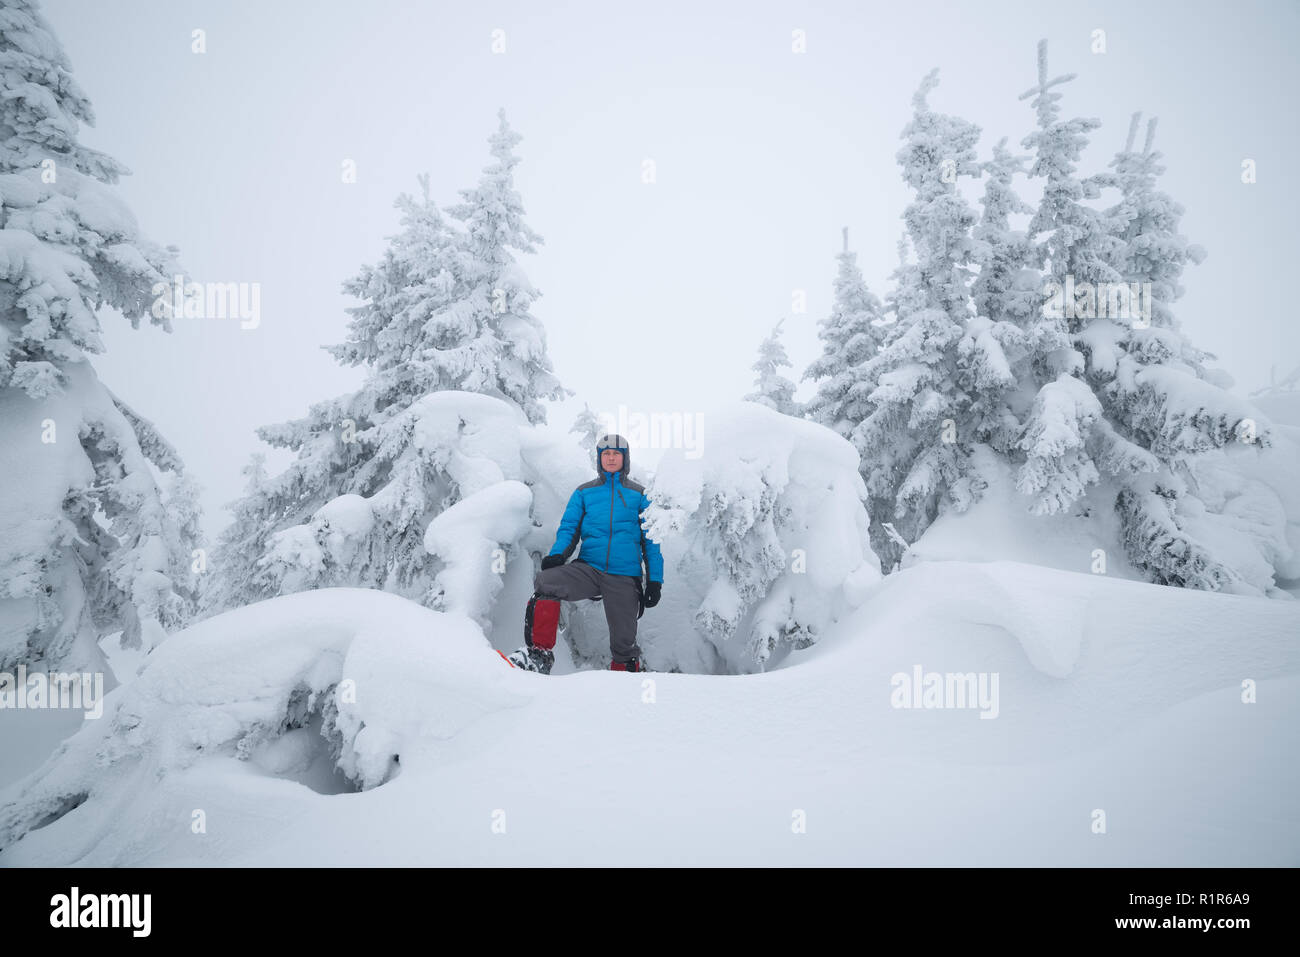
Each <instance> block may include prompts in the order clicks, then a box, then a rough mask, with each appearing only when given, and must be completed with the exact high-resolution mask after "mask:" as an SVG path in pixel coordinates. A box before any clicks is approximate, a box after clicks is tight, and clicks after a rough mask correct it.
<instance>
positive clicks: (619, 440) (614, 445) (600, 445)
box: [596, 432, 631, 480]
mask: <svg viewBox="0 0 1300 957" xmlns="http://www.w3.org/2000/svg"><path fill="white" fill-rule="evenodd" d="M605 449H618V450H619V451H620V452H622V453H623V467H622V468H621V469H619V470H618V474H619V479H620V480H622V479H625V478H627V469H628V465H629V463H630V461H631V456H629V455H628V454H627V453H628V447H627V439H625V438H623V436H621V435H614V434H613V433H612V432H611V433H609V434H608V435H602V436H601V437H600V439H599V440H598V441H597V442H596V474H597V475H599V476H600V477H601V478H604V477H605V473H604V471H603V470H602V469H601V467H600V453H601V452H603V451H605Z"/></svg>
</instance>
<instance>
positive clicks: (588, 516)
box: [550, 448, 664, 582]
mask: <svg viewBox="0 0 1300 957" xmlns="http://www.w3.org/2000/svg"><path fill="white" fill-rule="evenodd" d="M620 451H622V453H623V467H622V468H621V469H619V470H618V471H617V472H603V471H602V470H601V468H600V461H599V458H600V453H599V452H597V453H596V456H597V463H596V474H597V475H599V476H600V478H595V479H592V480H591V481H590V482H584V483H583V484H582V485H579V486H578V487H577V488H576V489H574V490H573V494H572V495H571V496H569V504H568V505H567V506H565V509H564V516H563V517H562V518H561V519H560V529H559V532H558V533H557V534H556V536H555V544H554V545H553V546H552V547H551V551H550V554H551V555H563V556H564V559H565V561H568V559H569V556H570V555H571V554H572V553H573V549H574V547H575V546H576V545H577V544H578V540H579V539H581V540H582V548H581V550H579V552H578V561H580V562H586V563H587V564H588V565H593V566H595V567H596V568H599V569H600V570H601V571H603V572H607V573H608V574H610V575H636V576H637V577H640V575H641V563H642V561H644V562H645V568H646V571H647V573H648V576H649V580H650V581H652V582H662V581H663V580H664V559H663V555H661V554H660V552H659V545H658V544H657V543H656V542H653V541H651V540H650V539H649V538H647V537H646V534H645V530H644V529H643V528H642V527H641V513H642V512H644V511H645V508H646V506H647V505H649V504H650V499H649V498H647V497H646V494H645V487H644V486H643V485H641V484H640V483H639V482H634V481H632V480H631V479H629V478H628V477H627V470H628V450H627V449H626V448H624V449H621V450H620Z"/></svg>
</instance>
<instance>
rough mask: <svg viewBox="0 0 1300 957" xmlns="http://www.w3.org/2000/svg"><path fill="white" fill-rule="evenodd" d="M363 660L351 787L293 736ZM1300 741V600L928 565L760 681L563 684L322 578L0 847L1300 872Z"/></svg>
mask: <svg viewBox="0 0 1300 957" xmlns="http://www.w3.org/2000/svg"><path fill="white" fill-rule="evenodd" d="M653 614H654V610H653V609H652V610H650V611H648V612H647V617H649V616H652V615H653ZM557 657H559V656H557ZM916 666H921V667H922V668H923V669H925V670H926V671H935V672H963V673H965V672H985V673H989V674H996V675H997V676H998V680H999V685H998V687H999V695H998V708H997V717H996V718H995V719H993V720H985V719H982V718H981V717H980V714H979V712H978V711H977V710H972V709H944V710H940V709H928V710H927V709H897V708H894V707H892V705H891V697H892V687H891V676H893V675H895V674H896V673H900V672H901V673H905V674H906V673H911V672H912V670H913V669H914V667H916ZM341 678H351V679H352V680H353V681H354V682H355V696H354V697H355V701H354V702H351V703H349V702H345V701H341V700H340V701H339V702H338V705H337V707H338V715H337V718H336V719H335V722H334V723H335V725H336V728H337V735H338V738H339V740H340V741H341V742H342V744H341V748H340V752H339V757H340V760H339V764H340V766H341V767H342V769H343V770H344V771H346V772H347V774H348V775H349V776H351V777H352V779H353V780H354V781H356V780H360V781H364V782H365V783H366V784H368V785H375V784H376V783H377V782H378V781H380V780H382V781H384V782H385V783H383V784H381V785H379V786H370V787H369V788H368V789H367V790H364V791H360V792H357V791H354V790H343V789H342V785H341V782H342V778H341V777H339V776H338V775H337V773H335V775H334V778H333V782H332V783H331V781H330V779H329V773H330V771H331V768H330V767H328V765H329V763H330V762H328V761H327V760H323V758H322V755H324V754H326V753H327V748H326V744H325V739H324V738H321V737H320V736H319V735H318V734H316V733H315V732H314V730H313V728H314V727H319V721H317V722H316V724H315V725H313V724H312V723H311V722H310V721H308V722H306V723H304V724H303V727H302V728H299V729H293V730H288V733H284V734H282V733H281V732H280V729H281V727H282V722H283V718H284V717H285V715H286V713H287V712H288V710H289V709H290V707H291V700H293V699H294V698H295V696H294V689H295V688H300V689H302V692H300V694H299V695H298V696H297V703H298V705H302V703H303V700H304V695H305V694H306V693H307V692H310V693H311V695H312V696H313V698H312V701H311V705H312V707H309V708H308V709H306V710H307V711H312V710H315V711H316V712H317V713H318V714H317V717H318V718H319V715H320V712H322V711H328V710H329V709H328V707H325V708H322V705H324V704H325V703H326V702H327V701H328V700H331V699H332V698H333V696H332V695H329V694H326V693H325V692H326V689H328V688H330V687H332V686H335V685H336V684H337V683H338V682H339V681H340V679H341ZM1247 679H1250V680H1252V681H1254V682H1256V685H1257V692H1256V693H1257V696H1258V701H1257V703H1253V704H1246V703H1243V702H1242V700H1241V697H1242V692H1241V686H1242V682H1243V681H1244V680H1247ZM300 712H301V709H300ZM14 714H17V712H5V711H0V735H3V736H4V737H5V738H6V739H8V738H9V736H10V734H11V733H12V732H13V731H14V730H15V727H14V724H13V722H12V721H11V716H12V715H14ZM49 714H51V715H53V714H55V713H53V712H51V713H49ZM299 717H300V718H302V717H303V714H302V713H300V714H299ZM300 723H303V722H300ZM1297 744H1300V605H1297V604H1296V603H1294V602H1279V601H1271V600H1268V599H1263V598H1251V597H1242V596H1235V595H1223V594H1215V593H1211V592H1201V591H1191V590H1184V589H1175V588H1168V587H1162V586H1156V585H1150V584H1145V583H1141V582H1134V581H1122V580H1115V579H1113V578H1107V577H1104V576H1099V575H1088V574H1081V573H1073V572H1065V571H1059V570H1055V569H1048V568H1043V567H1037V566H1031V565H1026V564H1022V563H1016V562H990V563H984V564H972V563H966V562H945V561H930V562H924V563H921V564H918V565H915V566H913V567H910V568H905V569H903V570H902V571H900V572H899V573H897V574H895V575H892V576H889V577H888V578H886V579H885V580H884V581H882V582H880V583H878V584H876V585H875V586H873V587H872V588H871V589H870V591H869V594H868V595H867V597H866V599H865V601H864V602H863V603H862V604H861V605H860V606H859V607H858V608H857V609H856V610H855V611H853V612H852V613H851V614H850V615H848V616H847V617H846V618H845V619H843V620H842V621H841V622H840V623H839V624H838V625H837V626H835V627H834V628H832V629H831V630H830V631H829V632H828V633H827V634H825V635H824V636H823V637H822V639H821V640H820V641H819V642H818V643H817V644H815V645H812V646H811V647H808V648H805V649H803V650H799V651H794V652H792V653H791V654H790V655H788V656H787V657H786V658H785V659H784V660H783V662H782V663H781V666H780V667H776V668H773V669H772V670H769V671H767V672H766V673H764V674H754V675H731V676H719V675H691V674H662V673H649V674H645V675H637V674H625V673H619V672H608V671H583V672H578V673H575V674H567V675H559V676H555V675H553V676H549V677H547V676H541V675H537V674H532V673H527V672H522V671H516V670H513V669H511V668H509V667H508V666H507V665H506V663H505V662H503V661H502V660H501V658H500V656H499V655H498V654H497V653H496V652H495V651H494V650H492V649H491V648H490V647H489V645H488V643H487V639H486V638H485V637H484V636H483V634H482V632H481V631H480V630H479V628H478V626H477V625H476V624H475V623H474V622H473V621H472V620H471V619H470V618H468V617H466V616H464V615H460V614H453V613H441V612H435V611H430V610H428V609H425V608H423V607H421V606H419V605H417V604H415V603H413V602H410V601H408V600H406V599H403V598H400V597H397V596H394V595H389V594H386V593H382V592H377V591H369V590H358V589H325V590H321V591H313V592H304V593H301V594H295V595H289V596H284V597H281V598H276V599H272V600H270V601H266V602H261V603H258V604H256V605H253V606H249V607H247V608H243V609H239V610H236V611H232V612H228V613H225V614H223V615H220V616H217V617H215V618H211V619H208V620H206V621H204V622H201V623H199V624H198V625H195V626H193V627H192V628H190V629H188V630H187V631H184V632H181V633H179V634H177V635H175V636H173V637H172V638H170V639H169V640H168V641H166V642H164V643H163V644H162V645H161V646H159V647H158V648H157V649H155V650H154V651H153V652H152V654H151V655H150V656H149V657H148V659H147V660H146V662H145V665H144V667H143V668H142V669H141V671H140V674H139V676H138V677H136V678H135V679H134V680H132V681H129V682H127V683H126V684H124V685H122V686H121V687H119V688H117V689H115V690H114V691H113V692H112V693H110V695H109V696H108V698H107V699H106V701H105V715H104V717H103V718H102V719H100V720H98V721H86V722H85V724H84V725H83V726H82V728H81V730H80V731H79V732H78V733H77V734H76V735H74V736H73V737H71V738H70V739H69V740H67V741H66V742H65V743H64V744H63V745H62V747H61V748H60V749H59V751H58V752H56V753H55V754H54V755H53V756H51V758H50V759H49V760H48V761H47V762H46V763H45V764H44V765H43V766H42V767H41V768H39V769H38V770H37V771H36V772H35V773H33V774H31V775H29V776H27V777H25V778H24V779H22V780H21V781H18V782H15V783H14V784H12V785H10V786H9V787H8V788H7V789H5V790H3V791H0V846H3V848H4V850H3V851H0V866H21V865H72V864H76V865H214V864H215V865H237V864H253V865H324V864H330V865H353V866H355V865H363V866H364V865H424V864H453V865H455V864H461V865H497V864H516V865H517V864H524V865H544V864H550V865H566V864H567V865H615V864H617V865H627V864H643V865H672V864H692V865H699V864H712V865H731V864H749V865H772V864H784V865H790V864H816V865H904V866H914V865H930V864H942V865H976V864H992V865H1044V864H1051V865H1067V864H1081V865H1159V866H1191V865H1213V866H1220V865H1266V864H1267V865H1286V864H1291V865H1294V864H1296V863H1300V805H1298V804H1297V802H1296V793H1297V785H1300V769H1297V765H1296V762H1295V760H1294V757H1295V754H1296V748H1297ZM241 748H242V750H243V751H244V753H246V754H247V755H248V757H249V758H250V759H249V760H240V759H239V756H238V754H239V751H240V749H241ZM394 755H398V756H400V757H399V759H398V760H397V761H394V760H393V756H394ZM323 766H324V773H322V767H323ZM73 805H76V806H75V807H73ZM69 807H73V809H72V810H70V811H67V809H68V808H69ZM1096 809H1100V810H1103V811H1104V812H1105V815H1106V821H1107V831H1106V833H1104V834H1096V833H1093V830H1092V821H1093V815H1094V811H1095V810H1096ZM63 811H67V813H61V812H63ZM198 811H201V812H202V815H203V823H204V825H205V828H206V830H205V831H204V832H202V833H195V827H194V825H193V822H194V821H195V820H196V813H197V812H198ZM801 812H802V814H803V815H804V816H805V817H804V818H803V819H804V820H805V821H806V831H805V832H803V833H800V832H799V830H798V828H797V826H795V825H796V823H797V821H798V820H799V819H800V818H799V815H800V813H801ZM60 814H61V816H60ZM48 819H52V821H51V822H50V823H46V824H44V826H39V825H41V823H42V822H43V821H45V820H48ZM494 825H495V826H494Z"/></svg>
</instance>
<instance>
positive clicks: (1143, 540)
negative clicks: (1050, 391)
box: [1079, 114, 1285, 590]
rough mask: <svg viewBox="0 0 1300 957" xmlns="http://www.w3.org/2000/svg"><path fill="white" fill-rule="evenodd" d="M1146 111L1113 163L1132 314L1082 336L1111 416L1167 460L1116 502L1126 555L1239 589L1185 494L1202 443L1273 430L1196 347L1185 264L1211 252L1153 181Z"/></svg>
mask: <svg viewBox="0 0 1300 957" xmlns="http://www.w3.org/2000/svg"><path fill="white" fill-rule="evenodd" d="M1139 121H1140V114H1134V115H1133V119H1132V123H1131V125H1130V127H1129V134H1128V141H1127V143H1126V144H1125V148H1124V150H1123V151H1122V152H1120V153H1119V154H1118V155H1117V156H1116V157H1115V159H1114V160H1113V161H1112V162H1111V166H1113V167H1114V168H1115V175H1116V178H1117V184H1118V186H1119V189H1120V191H1121V199H1120V202H1119V204H1118V205H1116V206H1115V207H1113V208H1112V209H1110V210H1108V211H1107V214H1108V216H1109V218H1110V221H1111V222H1112V223H1114V224H1116V227H1117V230H1118V231H1117V235H1118V237H1119V239H1120V241H1121V245H1120V247H1119V249H1118V255H1117V257H1116V260H1115V269H1116V271H1117V272H1118V273H1119V274H1120V280H1121V281H1122V282H1123V283H1125V284H1126V286H1127V287H1128V289H1129V293H1130V295H1129V300H1130V301H1129V310H1128V311H1129V316H1128V317H1119V318H1116V317H1113V316H1097V317H1096V318H1094V319H1092V320H1091V321H1090V322H1089V323H1088V325H1087V326H1086V327H1085V329H1084V330H1083V332H1082V333H1081V334H1080V336H1079V341H1080V343H1081V345H1082V347H1083V352H1084V355H1085V357H1086V360H1087V366H1086V369H1087V377H1088V381H1089V383H1090V384H1091V385H1092V387H1093V390H1094V391H1095V393H1096V394H1097V397H1098V399H1099V400H1100V402H1101V406H1102V411H1103V414H1104V415H1105V417H1106V421H1107V422H1108V423H1110V425H1111V426H1112V428H1113V429H1114V431H1115V432H1116V433H1118V434H1119V435H1121V436H1123V438H1124V439H1125V440H1126V441H1129V442H1132V443H1133V444H1135V445H1137V446H1139V447H1141V448H1142V449H1143V450H1144V452H1146V453H1148V455H1149V456H1150V457H1153V458H1154V459H1155V461H1156V462H1157V463H1158V466H1157V467H1156V468H1154V469H1153V468H1152V463H1151V462H1150V461H1149V460H1147V461H1144V462H1143V466H1144V467H1143V468H1142V469H1141V471H1139V472H1136V474H1135V473H1134V472H1131V471H1126V472H1124V473H1122V474H1121V476H1120V491H1119V494H1118V498H1117V500H1116V508H1117V509H1118V510H1119V514H1120V518H1121V528H1122V533H1123V536H1124V546H1125V550H1126V552H1127V554H1128V557H1129V560H1130V561H1131V562H1132V563H1133V564H1134V565H1136V566H1137V567H1138V568H1141V569H1143V570H1144V571H1145V572H1146V573H1147V575H1148V576H1149V577H1150V578H1151V580H1152V581H1156V582H1160V583H1162V584H1172V585H1183V586H1189V587H1196V588H1206V589H1212V590H1218V589H1221V588H1225V587H1226V588H1233V589H1234V590H1237V583H1238V582H1239V581H1240V580H1241V579H1242V578H1243V573H1242V570H1241V569H1237V568H1234V567H1233V565H1234V560H1233V558H1232V557H1231V554H1230V553H1229V554H1223V555H1217V554H1216V553H1215V548H1214V547H1212V546H1211V545H1210V544H1209V543H1207V542H1204V541H1201V540H1198V537H1197V536H1196V535H1195V534H1193V533H1192V532H1191V531H1190V530H1189V528H1188V527H1187V524H1186V522H1185V521H1183V519H1184V518H1185V517H1186V514H1187V513H1188V512H1189V511H1190V512H1191V513H1194V514H1198V515H1200V514H1203V512H1204V505H1205V503H1204V502H1197V503H1190V502H1187V501H1186V498H1187V497H1188V496H1193V495H1196V494H1197V485H1198V483H1197V480H1196V476H1195V468H1196V465H1197V463H1198V460H1199V459H1200V458H1201V457H1202V456H1203V455H1204V453H1206V452H1209V451H1211V450H1217V449H1221V448H1223V447H1224V446H1225V445H1236V444H1239V443H1240V442H1241V441H1242V440H1245V442H1246V444H1247V445H1249V446H1253V449H1254V450H1257V449H1258V448H1260V447H1262V446H1266V445H1268V444H1269V442H1270V434H1269V430H1268V429H1267V428H1266V427H1264V425H1263V424H1262V423H1261V422H1259V421H1258V414H1257V413H1255V412H1254V411H1253V409H1252V408H1251V407H1250V406H1249V405H1248V404H1247V403H1245V402H1242V401H1241V400H1239V399H1237V398H1235V397H1234V396H1232V395H1231V394H1229V393H1228V392H1227V391H1226V389H1225V388H1224V387H1225V386H1227V385H1230V382H1229V381H1228V380H1227V379H1226V377H1224V376H1222V375H1221V374H1219V373H1217V372H1215V371H1214V370H1211V369H1208V368H1207V367H1206V365H1205V362H1206V360H1209V359H1213V356H1211V355H1209V354H1208V353H1205V352H1203V351H1201V350H1199V349H1197V348H1195V347H1194V346H1193V345H1192V344H1191V342H1190V341H1189V340H1188V338H1187V337H1186V335H1185V334H1184V333H1183V332H1182V330H1181V329H1180V327H1179V324H1178V322H1177V320H1176V319H1175V317H1174V314H1173V309H1172V304H1173V302H1174V301H1175V300H1176V299H1178V298H1179V297H1180V296H1181V295H1182V293H1183V287H1182V285H1181V283H1180V279H1181V277H1182V272H1183V269H1184V267H1185V266H1186V264H1187V263H1188V262H1189V261H1190V262H1194V263H1199V262H1201V261H1202V260H1203V259H1204V257H1205V251H1204V250H1203V249H1202V248H1201V247H1200V246H1197V245H1192V244H1189V243H1188V242H1187V240H1186V238H1184V237H1183V236H1182V235H1181V234H1179V232H1178V226H1179V221H1180V219H1181V217H1182V214H1183V207H1182V206H1181V205H1180V204H1179V203H1176V202H1174V201H1173V200H1172V199H1171V198H1170V197H1169V196H1168V195H1167V194H1165V193H1163V192H1161V191H1159V190H1158V189H1157V188H1156V178H1157V177H1158V175H1159V174H1160V173H1161V172H1163V170H1164V167H1163V166H1161V165H1160V164H1159V158H1160V153H1158V152H1154V151H1153V150H1152V144H1153V141H1154V139H1155V129H1156V121H1155V119H1154V118H1153V119H1152V120H1151V121H1150V123H1149V124H1148V126H1147V133H1146V142H1145V144H1144V146H1143V148H1142V150H1141V151H1140V152H1139V151H1137V150H1135V149H1134V144H1135V139H1136V135H1137V131H1138V125H1139ZM1138 303H1142V308H1140V309H1139V308H1135V307H1136V306H1137V304H1138ZM1099 311H1100V310H1099ZM1108 311H1110V310H1108ZM1244 491H1245V490H1244V489H1238V490H1237V492H1236V494H1238V495H1240V494H1242V493H1243V492H1244ZM1250 494H1252V495H1256V496H1262V499H1261V500H1260V501H1259V502H1257V503H1256V504H1255V505H1254V506H1252V508H1253V510H1254V511H1256V512H1258V513H1261V514H1263V513H1267V512H1278V513H1281V511H1282V506H1281V503H1280V502H1278V501H1277V500H1276V496H1275V495H1274V494H1272V493H1271V492H1270V491H1268V490H1267V489H1265V488H1263V487H1262V486H1261V487H1258V488H1256V489H1254V490H1252V492H1251V493H1250ZM1198 497H1199V496H1198ZM1238 504H1240V503H1238ZM1180 513H1181V514H1180ZM1214 537H1215V538H1221V536H1217V535H1216V536H1214ZM1256 537H1257V538H1258V535H1256ZM1259 544H1260V545H1262V546H1263V549H1264V550H1265V552H1266V553H1269V556H1268V557H1269V559H1270V560H1272V559H1273V558H1274V557H1276V555H1274V554H1273V553H1275V552H1277V551H1279V550H1282V549H1285V545H1284V544H1281V543H1277V542H1275V541H1273V536H1272V535H1266V536H1264V538H1263V539H1262V540H1260V541H1259ZM1261 585H1263V586H1264V589H1265V590H1266V589H1267V588H1268V587H1270V586H1271V585H1272V581H1271V580H1270V581H1267V582H1260V581H1258V580H1257V581H1255V582H1254V583H1253V585H1251V587H1252V588H1259V587H1260V586H1261Z"/></svg>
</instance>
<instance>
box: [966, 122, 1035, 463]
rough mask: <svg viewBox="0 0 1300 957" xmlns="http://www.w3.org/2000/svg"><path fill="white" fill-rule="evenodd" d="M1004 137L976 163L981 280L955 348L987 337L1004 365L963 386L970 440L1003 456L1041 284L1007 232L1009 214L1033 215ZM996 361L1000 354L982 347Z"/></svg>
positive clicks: (1015, 429)
mask: <svg viewBox="0 0 1300 957" xmlns="http://www.w3.org/2000/svg"><path fill="white" fill-rule="evenodd" d="M1006 143H1007V141H1006V137H1003V138H1002V139H1001V140H1000V141H999V142H998V143H997V145H995V146H994V147H993V158H992V159H991V160H988V161H986V162H985V163H983V164H982V168H983V170H984V172H985V173H987V174H988V180H987V182H986V183H985V187H984V195H983V197H982V199H981V203H980V204H981V207H982V212H981V214H980V221H979V222H978V223H977V224H976V225H975V228H974V229H973V230H972V231H971V232H972V235H973V236H974V238H975V258H976V260H977V262H978V263H979V275H977V276H976V277H975V280H974V282H973V283H972V284H971V301H972V303H973V305H974V307H975V316H974V318H972V319H971V320H970V321H969V322H968V323H967V324H966V335H965V337H964V338H963V339H962V341H961V343H960V344H959V345H958V350H959V352H961V353H963V354H966V353H968V352H971V351H973V350H975V349H977V348H980V347H981V346H980V343H981V341H982V340H985V341H986V340H987V339H989V338H991V339H992V340H994V341H995V342H996V343H997V345H998V347H999V348H1000V349H1001V352H1002V354H1003V355H1004V356H1005V357H1006V360H1007V367H1006V368H1005V369H1001V368H1000V369H998V370H997V374H996V375H994V376H992V377H989V378H987V379H986V380H984V381H981V379H980V369H981V368H982V367H981V366H980V365H978V364H976V365H974V366H972V367H970V371H972V372H974V373H975V377H974V379H973V380H970V379H968V380H967V381H965V382H963V386H964V387H965V388H966V389H967V391H968V392H969V393H970V394H971V395H972V396H973V399H972V405H971V413H972V418H973V425H974V429H975V437H976V438H977V439H978V440H979V441H981V442H986V443H988V445H989V447H990V448H992V449H993V450H994V451H996V452H997V453H998V454H999V455H1002V456H1014V455H1015V454H1016V452H1015V446H1016V443H1017V442H1018V441H1019V439H1020V432H1021V429H1022V425H1021V422H1022V420H1023V419H1024V417H1025V416H1027V415H1028V412H1029V406H1030V404H1031V403H1032V401H1033V397H1034V392H1035V391H1036V384H1035V383H1034V382H1033V374H1032V370H1031V369H1030V368H1028V366H1029V365H1030V363H1031V361H1032V358H1033V356H1034V355H1035V354H1036V353H1038V352H1040V349H1038V348H1037V347H1036V343H1035V341H1034V335H1035V333H1036V332H1041V330H1039V329H1038V321H1039V314H1040V310H1039V306H1040V302H1041V297H1040V294H1039V289H1040V288H1041V285H1042V283H1041V280H1040V277H1039V273H1038V270H1037V269H1035V268H1034V265H1033V264H1034V262H1035V261H1036V250H1035V247H1034V244H1033V243H1032V242H1031V241H1030V239H1029V237H1028V236H1027V235H1026V233H1025V231H1024V230H1016V229H1012V228H1011V217H1012V216H1013V215H1017V214H1019V215H1032V214H1033V212H1034V208H1033V207H1032V206H1030V205H1029V204H1028V203H1026V202H1025V201H1024V200H1023V199H1021V198H1020V197H1019V196H1018V195H1017V194H1016V192H1015V189H1014V187H1013V186H1012V180H1013V179H1014V178H1015V177H1016V176H1018V175H1023V174H1025V172H1026V171H1025V169H1024V165H1023V164H1024V160H1025V159H1027V157H1021V156H1014V155H1012V153H1011V151H1010V150H1008V149H1007V146H1006ZM985 351H986V353H987V354H988V355H989V356H990V357H991V358H992V359H993V360H996V358H997V354H998V350H997V349H993V348H987V347H985Z"/></svg>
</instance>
